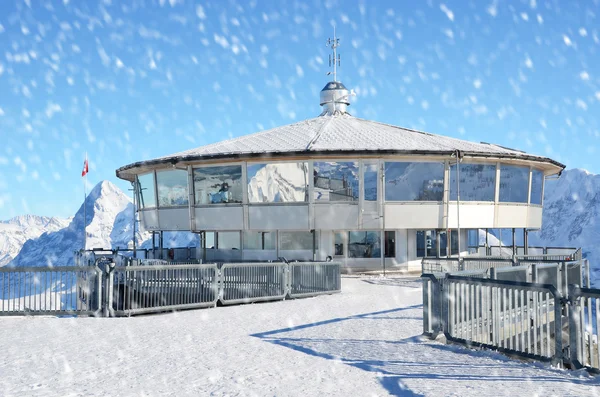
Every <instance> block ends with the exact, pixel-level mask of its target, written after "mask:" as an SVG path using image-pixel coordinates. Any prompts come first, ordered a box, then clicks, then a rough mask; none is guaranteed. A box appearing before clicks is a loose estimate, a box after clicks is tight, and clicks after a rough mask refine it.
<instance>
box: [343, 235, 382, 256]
mask: <svg viewBox="0 0 600 397" xmlns="http://www.w3.org/2000/svg"><path fill="white" fill-rule="evenodd" d="M348 257H350V258H380V257H381V241H380V234H379V232H348Z"/></svg>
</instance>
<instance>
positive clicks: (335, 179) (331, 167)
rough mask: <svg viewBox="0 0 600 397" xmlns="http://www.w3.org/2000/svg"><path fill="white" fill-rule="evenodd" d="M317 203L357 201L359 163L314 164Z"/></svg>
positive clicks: (329, 162) (328, 162)
mask: <svg viewBox="0 0 600 397" xmlns="http://www.w3.org/2000/svg"><path fill="white" fill-rule="evenodd" d="M313 173H314V199H315V201H357V200H358V163H354V162H343V163H340V162H335V161H327V162H318V161H315V163H314V171H313Z"/></svg>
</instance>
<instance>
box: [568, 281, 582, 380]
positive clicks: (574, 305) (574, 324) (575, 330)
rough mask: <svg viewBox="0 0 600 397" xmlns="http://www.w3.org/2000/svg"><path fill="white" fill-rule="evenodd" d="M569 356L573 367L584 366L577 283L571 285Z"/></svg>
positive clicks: (569, 361)
mask: <svg viewBox="0 0 600 397" xmlns="http://www.w3.org/2000/svg"><path fill="white" fill-rule="evenodd" d="M568 298H569V299H568V304H569V357H568V363H569V364H570V366H571V368H572V369H579V368H582V367H583V365H582V364H581V361H580V360H579V338H580V337H581V335H582V332H583V330H580V329H579V325H580V324H581V318H580V316H581V312H580V307H579V300H580V299H581V298H580V293H579V287H578V286H577V285H569V296H568Z"/></svg>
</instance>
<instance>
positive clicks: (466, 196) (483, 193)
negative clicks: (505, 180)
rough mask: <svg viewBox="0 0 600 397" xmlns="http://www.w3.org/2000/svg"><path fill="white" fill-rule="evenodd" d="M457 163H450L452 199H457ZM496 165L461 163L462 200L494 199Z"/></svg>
mask: <svg viewBox="0 0 600 397" xmlns="http://www.w3.org/2000/svg"><path fill="white" fill-rule="evenodd" d="M456 174H457V173H456V164H451V165H450V200H456V199H457V194H456V192H457V190H456V189H457V186H456ZM495 191H496V166H495V165H484V164H460V200H461V201H494V200H495Z"/></svg>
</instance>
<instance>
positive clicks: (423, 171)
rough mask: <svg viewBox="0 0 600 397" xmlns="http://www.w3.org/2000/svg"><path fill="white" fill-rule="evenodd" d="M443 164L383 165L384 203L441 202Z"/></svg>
mask: <svg viewBox="0 0 600 397" xmlns="http://www.w3.org/2000/svg"><path fill="white" fill-rule="evenodd" d="M443 196H444V164H443V163H406V162H386V163H385V200H386V201H442V199H443Z"/></svg>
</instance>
